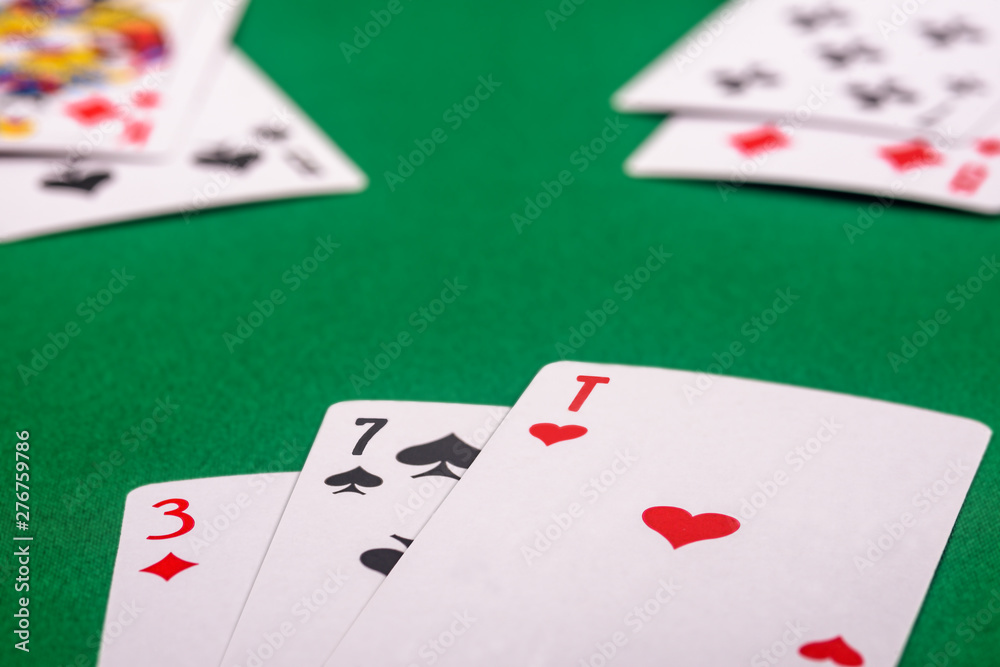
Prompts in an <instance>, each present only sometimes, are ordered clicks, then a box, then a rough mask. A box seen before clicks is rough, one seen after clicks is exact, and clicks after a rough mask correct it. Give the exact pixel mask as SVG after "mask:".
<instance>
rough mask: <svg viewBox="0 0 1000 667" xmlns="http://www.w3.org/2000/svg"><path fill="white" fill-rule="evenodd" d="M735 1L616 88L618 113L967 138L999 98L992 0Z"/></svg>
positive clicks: (998, 40) (998, 43) (999, 21)
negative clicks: (702, 114) (905, 1)
mask: <svg viewBox="0 0 1000 667" xmlns="http://www.w3.org/2000/svg"><path fill="white" fill-rule="evenodd" d="M913 8H914V9H915V11H911V12H907V11H905V10H904V9H903V8H902V6H901V5H900V3H898V2H896V1H895V0H873V1H869V2H847V1H844V0H805V1H797V0H759V1H756V2H742V1H736V2H730V3H728V4H727V5H725V6H724V7H722V8H721V9H719V10H718V11H717V12H715V13H714V14H713V15H711V16H710V17H709V18H708V19H706V20H705V21H704V22H702V23H701V24H699V25H698V26H696V27H695V28H694V29H693V30H692V31H691V32H690V33H689V34H688V35H687V36H686V37H685V38H684V39H682V40H681V42H680V43H678V44H677V45H676V46H675V47H673V48H672V49H670V50H669V51H667V52H666V53H665V54H664V55H662V56H661V57H660V58H659V59H657V60H656V61H655V62H654V63H653V64H651V65H650V66H649V67H647V68H646V70H644V71H643V72H642V73H640V74H639V75H638V76H637V77H636V78H635V79H634V80H633V81H631V82H630V83H629V84H628V85H626V86H625V87H624V88H623V89H622V90H620V91H619V92H618V93H617V94H616V96H615V106H616V107H617V108H618V109H620V110H623V111H688V112H690V111H717V112H718V111H722V112H729V113H738V114H744V115H746V114H751V115H764V116H774V115H776V114H786V115H787V117H788V119H789V120H793V119H794V118H796V117H799V116H797V114H801V117H808V118H811V119H814V120H815V121H821V122H829V123H840V124H849V125H855V126H859V127H867V128H877V129H879V130H880V131H882V132H886V133H895V134H899V135H900V136H904V137H907V136H908V135H911V134H913V133H914V132H918V131H938V132H945V131H946V130H949V129H950V132H951V133H952V134H955V135H963V134H965V133H967V132H970V131H972V130H973V129H974V128H976V126H977V123H978V122H979V121H981V120H982V119H983V118H985V117H987V116H988V114H989V111H990V109H992V108H995V107H996V105H997V104H998V103H1000V73H998V71H997V70H996V68H995V67H992V66H991V63H995V62H997V61H998V59H1000V15H998V13H997V11H996V3H995V2H992V0H957V1H952V2H947V3H944V2H939V3H920V4H919V5H913Z"/></svg>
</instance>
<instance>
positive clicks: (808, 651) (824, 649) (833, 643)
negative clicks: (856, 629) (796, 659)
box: [799, 637, 865, 667]
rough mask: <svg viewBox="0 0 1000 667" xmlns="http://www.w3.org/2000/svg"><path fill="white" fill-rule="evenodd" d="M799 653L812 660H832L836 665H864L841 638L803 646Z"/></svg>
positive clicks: (862, 660) (855, 652)
mask: <svg viewBox="0 0 1000 667" xmlns="http://www.w3.org/2000/svg"><path fill="white" fill-rule="evenodd" d="M799 653H801V654H802V655H804V656H805V657H807V658H810V659H812V660H832V661H833V662H835V663H836V664H838V665H845V666H846V667H857V665H863V664H865V659H864V658H862V657H861V654H860V653H858V652H857V651H855V650H854V649H853V648H851V645H850V644H848V643H847V642H845V641H844V638H843V637H834V638H833V639H827V640H826V641H821V642H812V643H810V644H803V645H802V647H801V648H800V649H799Z"/></svg>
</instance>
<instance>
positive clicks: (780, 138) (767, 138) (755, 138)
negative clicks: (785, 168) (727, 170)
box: [729, 125, 791, 157]
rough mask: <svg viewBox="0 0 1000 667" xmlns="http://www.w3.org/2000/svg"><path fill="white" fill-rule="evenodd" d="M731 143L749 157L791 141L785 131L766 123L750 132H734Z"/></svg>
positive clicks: (783, 145) (780, 146)
mask: <svg viewBox="0 0 1000 667" xmlns="http://www.w3.org/2000/svg"><path fill="white" fill-rule="evenodd" d="M729 143H730V144H732V146H733V147H734V148H735V149H736V150H738V151H739V152H740V153H742V154H743V155H745V156H747V157H752V156H754V155H759V154H760V153H767V152H769V151H773V150H776V149H778V148H785V147H786V146H788V144H789V143H791V142H790V141H789V139H788V137H787V136H786V135H785V133H784V132H782V131H781V130H779V129H778V128H776V127H775V126H773V125H765V126H763V127H759V128H757V129H755V130H750V131H749V132H741V133H739V134H734V135H733V136H731V137H730V138H729Z"/></svg>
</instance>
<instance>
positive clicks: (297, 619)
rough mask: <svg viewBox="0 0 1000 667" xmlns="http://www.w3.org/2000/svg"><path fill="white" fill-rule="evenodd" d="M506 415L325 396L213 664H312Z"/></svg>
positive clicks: (479, 408) (483, 409)
mask: <svg viewBox="0 0 1000 667" xmlns="http://www.w3.org/2000/svg"><path fill="white" fill-rule="evenodd" d="M506 413H507V408H500V407H493V406H486V405H458V404H453V403H412V402H401V401H349V402H345V403H337V404H335V405H333V406H332V407H331V408H330V409H329V410H328V411H327V413H326V417H325V418H324V419H323V424H322V426H321V427H320V431H319V434H318V435H317V436H316V442H315V443H314V444H313V446H312V449H311V450H310V451H309V456H308V458H307V459H306V463H305V466H304V468H303V470H302V473H301V475H300V477H299V482H298V483H297V484H296V486H295V490H294V491H293V492H292V497H291V498H290V499H289V502H288V506H287V508H286V509H285V513H284V515H282V517H281V523H280V525H279V526H278V529H277V531H276V532H275V535H274V539H273V540H272V542H271V546H270V547H269V548H268V551H267V556H266V557H265V559H264V564H263V565H262V566H261V568H260V573H259V574H258V575H257V580H256V581H255V582H254V586H253V591H252V592H251V593H250V597H249V599H248V600H247V603H246V607H245V608H244V609H243V614H242V616H241V617H240V621H239V624H238V625H237V628H236V631H235V633H234V634H233V638H232V641H231V642H230V644H229V648H228V649H227V650H226V654H225V658H224V659H223V661H222V663H221V664H222V665H225V666H226V667H235V666H236V665H240V666H243V667H255V666H256V665H261V664H264V665H267V667H279V666H282V665H288V666H299V665H310V664H320V663H321V662H322V661H323V660H324V659H325V658H326V656H327V655H329V653H330V651H332V650H333V648H334V647H335V646H336V645H337V642H338V641H339V640H340V637H341V636H343V634H344V632H346V631H347V628H348V627H349V626H350V625H351V623H352V622H353V621H354V618H355V617H356V616H357V614H358V612H360V611H361V609H362V608H363V607H364V605H365V603H366V602H367V601H368V599H369V598H370V597H371V595H372V593H374V592H375V590H376V589H377V588H378V587H379V586H380V585H381V583H382V582H383V581H384V580H385V577H386V575H387V574H388V573H389V571H390V570H391V569H392V567H393V566H394V565H395V564H396V561H398V560H399V559H400V557H402V555H403V553H405V551H406V550H407V549H408V548H409V546H410V544H411V542H412V541H413V539H414V538H416V537H417V533H418V532H419V531H420V529H421V527H422V526H423V525H424V523H425V522H426V521H427V519H428V517H430V515H431V514H432V513H433V512H434V510H435V508H436V507H437V506H438V504H440V502H441V501H442V500H443V499H444V497H445V496H446V495H448V493H449V492H450V491H451V489H452V487H453V486H454V485H455V483H456V482H457V481H458V479H459V478H460V477H461V476H462V475H463V473H464V472H465V470H466V469H467V468H468V467H469V466H470V465H471V464H472V462H473V461H474V460H475V459H476V457H477V456H478V455H479V451H480V449H481V448H482V446H483V444H484V443H485V442H486V440H487V439H488V438H489V437H490V435H491V434H492V432H493V430H494V429H495V428H496V426H497V424H499V423H500V420H502V419H503V418H504V415H506ZM453 538H454V539H456V540H458V539H461V536H460V534H458V533H456V534H455V535H453Z"/></svg>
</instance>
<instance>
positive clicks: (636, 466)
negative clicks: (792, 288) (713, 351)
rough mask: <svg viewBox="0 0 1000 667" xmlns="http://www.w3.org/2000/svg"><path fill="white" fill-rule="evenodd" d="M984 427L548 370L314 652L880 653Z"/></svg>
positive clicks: (557, 367) (360, 658)
mask: <svg viewBox="0 0 1000 667" xmlns="http://www.w3.org/2000/svg"><path fill="white" fill-rule="evenodd" d="M989 437H990V431H989V429H988V428H986V427H985V426H984V425H982V424H980V423H978V422H975V421H972V420H969V419H964V418H960V417H952V416H948V415H944V414H940V413H935V412H930V411H927V410H920V409H917V408H910V407H905V406H901V405H894V404H890V403H883V402H880V401H874V400H867V399H862V398H856V397H853V396H846V395H842V394H834V393H828V392H822V391H814V390H809V389H799V388H794V387H789V386H783V385H778V384H770V383H765V382H754V381H748V380H741V379H735V378H728V377H722V376H711V375H705V374H700V373H691V372H682V371H670V370H663V369H654V368H640V367H630V366H618V365H604V364H588V363H578V362H559V363H554V364H551V365H549V366H546V367H545V368H543V369H542V370H541V372H540V373H539V374H538V375H537V376H536V377H535V379H534V380H533V381H532V383H531V385H530V386H529V387H528V389H527V390H526V391H525V393H524V394H523V395H522V396H521V398H520V399H519V400H518V402H517V404H516V405H515V406H514V407H513V408H512V409H511V412H510V414H509V415H508V416H507V418H506V419H505V420H504V422H503V423H502V424H501V425H500V427H499V428H498V429H497V432H496V433H495V434H494V436H493V438H492V439H491V440H490V442H489V446H488V447H486V448H485V449H484V450H483V453H482V454H481V455H480V457H479V459H478V460H477V461H476V465H475V466H473V467H472V468H471V469H470V470H469V472H468V473H467V474H466V476H465V479H463V480H462V483H461V484H459V485H458V486H457V487H456V489H455V491H454V492H453V493H452V494H451V495H450V496H449V497H448V498H447V500H446V501H445V502H444V503H443V504H442V506H441V507H440V508H439V509H438V511H437V512H436V513H435V515H434V516H433V517H432V518H431V520H430V521H429V522H428V524H427V526H425V527H424V530H423V532H421V534H420V538H419V539H418V540H417V541H416V542H414V544H413V545H412V546H411V547H410V549H409V551H408V553H407V555H406V558H404V559H402V560H401V561H400V562H399V564H398V565H397V567H396V569H395V570H393V573H392V575H391V576H390V577H389V578H388V579H387V580H386V583H385V584H383V585H382V587H381V588H380V589H379V591H378V592H377V593H376V594H375V595H374V596H373V598H372V600H371V601H370V602H369V604H368V606H367V607H366V608H365V610H364V612H362V614H361V615H360V616H359V617H358V619H357V621H355V623H354V625H353V626H352V627H351V630H350V631H349V632H348V634H347V636H346V637H344V639H343V640H342V641H341V643H340V646H339V647H338V649H337V650H336V651H335V652H334V653H333V655H332V656H331V658H330V659H329V660H328V662H327V663H326V664H327V665H330V666H332V665H384V666H390V665H399V666H408V665H431V664H433V665H436V666H439V667H440V666H448V667H450V666H456V667H457V666H463V667H464V666H466V665H556V664H559V665H602V664H608V665H615V664H621V665H748V664H749V665H757V664H774V662H775V661H776V660H777V659H780V661H781V662H780V664H781V665H789V666H791V665H795V666H801V667H807V666H808V665H816V667H819V666H820V665H830V664H839V665H861V664H864V665H892V664H896V661H897V659H898V658H899V656H900V653H901V651H902V648H903V645H904V644H905V642H906V638H907V635H908V634H909V632H910V628H911V626H912V624H913V622H914V619H915V618H916V614H917V611H918V609H919V608H920V604H921V601H922V600H923V597H924V594H925V592H926V590H927V587H928V585H929V583H930V580H931V577H932V575H933V573H934V570H935V567H936V566H937V563H938V559H939V558H940V557H941V554H942V551H943V549H944V546H945V542H946V541H947V539H948V535H949V533H950V532H951V528H952V525H953V523H954V522H955V519H956V516H957V515H958V511H959V508H960V507H961V506H962V502H963V499H964V497H965V494H966V491H967V490H968V488H969V485H970V483H971V482H972V478H973V475H974V474H975V471H976V467H977V465H978V463H979V461H980V459H981V457H982V455H983V452H984V450H985V448H986V444H987V441H988V440H989ZM828 659H830V660H833V663H830V662H824V661H826V660H828Z"/></svg>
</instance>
